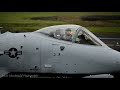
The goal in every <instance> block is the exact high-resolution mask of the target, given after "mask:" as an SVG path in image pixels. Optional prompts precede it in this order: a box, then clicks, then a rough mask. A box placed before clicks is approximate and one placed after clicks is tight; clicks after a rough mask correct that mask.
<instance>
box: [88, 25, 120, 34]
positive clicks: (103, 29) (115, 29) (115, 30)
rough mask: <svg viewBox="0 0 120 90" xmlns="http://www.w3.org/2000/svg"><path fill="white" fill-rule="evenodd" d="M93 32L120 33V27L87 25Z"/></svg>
mask: <svg viewBox="0 0 120 90" xmlns="http://www.w3.org/2000/svg"><path fill="white" fill-rule="evenodd" d="M86 28H87V29H88V30H90V31H91V32H93V33H105V34H107V33H108V34H109V33H113V34H120V27H86Z"/></svg>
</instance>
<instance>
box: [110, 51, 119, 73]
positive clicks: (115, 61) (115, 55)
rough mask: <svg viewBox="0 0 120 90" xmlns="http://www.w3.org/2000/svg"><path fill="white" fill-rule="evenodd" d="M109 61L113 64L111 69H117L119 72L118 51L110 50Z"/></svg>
mask: <svg viewBox="0 0 120 90" xmlns="http://www.w3.org/2000/svg"><path fill="white" fill-rule="evenodd" d="M110 59H111V62H112V65H113V67H114V68H113V69H114V70H115V71H119V72H120V52H118V51H115V50H113V51H112V52H111V58H110Z"/></svg>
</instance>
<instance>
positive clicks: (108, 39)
mask: <svg viewBox="0 0 120 90" xmlns="http://www.w3.org/2000/svg"><path fill="white" fill-rule="evenodd" d="M96 36H97V37H98V38H99V39H100V40H101V41H103V42H104V43H105V44H107V45H108V46H109V47H110V48H112V49H115V50H117V51H119V52H120V34H113V35H112V34H96Z"/></svg>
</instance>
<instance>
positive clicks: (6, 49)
mask: <svg viewBox="0 0 120 90" xmlns="http://www.w3.org/2000/svg"><path fill="white" fill-rule="evenodd" d="M0 52H1V53H3V55H1V56H0V67H1V68H6V69H7V70H8V71H9V72H30V73H62V74H101V73H116V72H120V52H118V51H115V50H113V49H111V48H109V47H104V46H92V45H83V44H77V43H72V42H69V41H62V40H57V39H54V38H49V37H48V36H45V35H43V34H40V33H35V32H32V33H10V32H7V33H4V34H1V35H0Z"/></svg>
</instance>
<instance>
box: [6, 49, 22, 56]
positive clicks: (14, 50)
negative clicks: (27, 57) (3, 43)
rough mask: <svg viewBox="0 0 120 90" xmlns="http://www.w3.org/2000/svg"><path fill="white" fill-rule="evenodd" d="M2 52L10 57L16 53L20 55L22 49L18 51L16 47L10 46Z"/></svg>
mask: <svg viewBox="0 0 120 90" xmlns="http://www.w3.org/2000/svg"><path fill="white" fill-rule="evenodd" d="M4 54H5V55H8V56H9V57H10V58H15V57H17V56H18V55H22V51H18V50H17V49H16V48H10V49H9V50H5V51H4Z"/></svg>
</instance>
